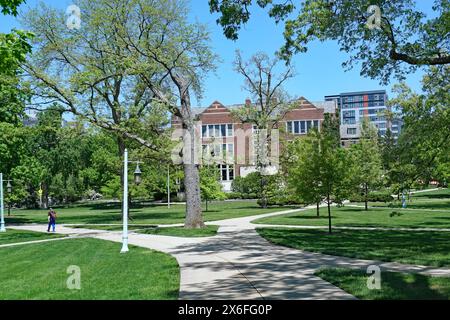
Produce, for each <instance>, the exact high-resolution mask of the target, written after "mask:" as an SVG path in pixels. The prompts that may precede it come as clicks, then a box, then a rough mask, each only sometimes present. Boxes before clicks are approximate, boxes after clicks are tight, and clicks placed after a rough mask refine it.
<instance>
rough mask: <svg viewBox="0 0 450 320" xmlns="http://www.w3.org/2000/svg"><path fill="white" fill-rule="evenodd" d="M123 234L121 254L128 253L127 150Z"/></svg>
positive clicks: (126, 157)
mask: <svg viewBox="0 0 450 320" xmlns="http://www.w3.org/2000/svg"><path fill="white" fill-rule="evenodd" d="M122 210H123V212H122V214H123V233H122V250H120V253H126V252H128V150H127V149H125V152H124V156H123V206H122Z"/></svg>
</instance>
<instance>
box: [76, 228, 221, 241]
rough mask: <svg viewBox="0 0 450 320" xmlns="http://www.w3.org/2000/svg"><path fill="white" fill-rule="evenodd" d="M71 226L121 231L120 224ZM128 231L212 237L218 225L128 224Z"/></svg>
mask: <svg viewBox="0 0 450 320" xmlns="http://www.w3.org/2000/svg"><path fill="white" fill-rule="evenodd" d="M71 228H76V229H78V228H80V229H93V230H107V231H121V230H122V229H123V227H122V226H95V225H79V226H73V227H71ZM128 229H129V230H130V231H133V232H136V233H141V234H153V235H162V236H171V237H188V238H191V237H192V238H194V237H212V236H215V235H216V234H217V230H218V229H219V227H218V226H206V227H205V228H202V229H185V228H184V227H164V228H158V227H157V226H129V228H128Z"/></svg>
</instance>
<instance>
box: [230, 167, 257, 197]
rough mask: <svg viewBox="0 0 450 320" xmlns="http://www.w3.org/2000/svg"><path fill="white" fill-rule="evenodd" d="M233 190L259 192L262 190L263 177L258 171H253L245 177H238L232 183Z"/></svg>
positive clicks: (249, 192)
mask: <svg viewBox="0 0 450 320" xmlns="http://www.w3.org/2000/svg"><path fill="white" fill-rule="evenodd" d="M231 189H232V190H233V192H238V193H240V194H242V195H245V194H258V193H260V190H261V178H260V174H259V173H258V172H252V173H250V174H248V175H247V176H246V177H245V178H243V177H236V179H234V180H233V183H232V184H231Z"/></svg>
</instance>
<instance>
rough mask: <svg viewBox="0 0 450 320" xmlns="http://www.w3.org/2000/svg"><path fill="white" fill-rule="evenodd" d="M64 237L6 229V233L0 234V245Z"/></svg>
mask: <svg viewBox="0 0 450 320" xmlns="http://www.w3.org/2000/svg"><path fill="white" fill-rule="evenodd" d="M61 237H64V236H62V235H58V234H54V233H42V232H32V231H23V230H13V229H7V230H6V232H0V245H1V244H8V243H19V242H29V241H36V240H45V239H54V238H61Z"/></svg>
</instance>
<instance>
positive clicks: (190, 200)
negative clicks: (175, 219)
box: [184, 163, 205, 229]
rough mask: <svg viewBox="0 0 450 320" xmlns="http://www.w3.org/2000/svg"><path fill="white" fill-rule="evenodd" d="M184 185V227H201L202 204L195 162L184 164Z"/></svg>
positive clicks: (202, 225)
mask: <svg viewBox="0 0 450 320" xmlns="http://www.w3.org/2000/svg"><path fill="white" fill-rule="evenodd" d="M184 177H185V178H184V186H185V189H186V222H185V224H184V227H185V228H188V229H199V228H203V227H204V226H205V224H204V223H203V217H202V206H201V202H200V187H199V186H200V175H199V168H198V165H196V164H187V163H185V164H184Z"/></svg>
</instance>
